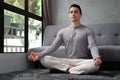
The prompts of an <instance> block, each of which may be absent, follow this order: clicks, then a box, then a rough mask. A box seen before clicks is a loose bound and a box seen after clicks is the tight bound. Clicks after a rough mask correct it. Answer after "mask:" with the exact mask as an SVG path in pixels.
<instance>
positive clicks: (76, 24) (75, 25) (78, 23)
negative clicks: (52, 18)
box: [71, 22, 81, 27]
mask: <svg viewBox="0 0 120 80" xmlns="http://www.w3.org/2000/svg"><path fill="white" fill-rule="evenodd" d="M80 25H81V23H80V22H72V23H71V26H72V27H78V26H80Z"/></svg>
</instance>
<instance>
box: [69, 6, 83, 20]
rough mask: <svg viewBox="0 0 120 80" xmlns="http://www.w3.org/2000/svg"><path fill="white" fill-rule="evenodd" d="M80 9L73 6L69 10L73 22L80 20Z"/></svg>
mask: <svg viewBox="0 0 120 80" xmlns="http://www.w3.org/2000/svg"><path fill="white" fill-rule="evenodd" d="M80 17H81V14H80V11H79V9H78V8H77V7H71V8H70V12H69V18H70V20H71V21H72V22H78V21H80Z"/></svg>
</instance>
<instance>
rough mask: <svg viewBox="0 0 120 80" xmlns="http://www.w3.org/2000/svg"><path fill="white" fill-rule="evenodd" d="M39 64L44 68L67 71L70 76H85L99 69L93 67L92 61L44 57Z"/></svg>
mask: <svg viewBox="0 0 120 80" xmlns="http://www.w3.org/2000/svg"><path fill="white" fill-rule="evenodd" d="M41 64H42V65H43V66H45V67H46V68H50V69H58V70H61V71H64V72H66V71H67V72H69V73H70V74H87V73H91V72H95V71H98V69H99V66H95V64H94V62H93V59H67V58H58V57H53V56H45V57H43V58H42V59H41Z"/></svg>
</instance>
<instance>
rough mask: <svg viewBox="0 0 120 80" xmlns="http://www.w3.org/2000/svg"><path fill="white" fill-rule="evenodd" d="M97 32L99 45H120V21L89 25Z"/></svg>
mask: <svg viewBox="0 0 120 80" xmlns="http://www.w3.org/2000/svg"><path fill="white" fill-rule="evenodd" d="M88 27H90V28H92V29H93V31H94V33H95V38H96V42H97V44H98V45H120V23H114V24H94V25H88Z"/></svg>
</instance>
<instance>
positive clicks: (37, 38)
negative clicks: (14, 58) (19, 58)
mask: <svg viewBox="0 0 120 80" xmlns="http://www.w3.org/2000/svg"><path fill="white" fill-rule="evenodd" d="M0 12H1V13H0V26H1V27H0V31H1V32H2V34H0V38H1V39H2V40H1V42H0V46H1V49H0V52H1V53H4V52H27V50H28V49H29V48H32V47H33V46H34V47H40V46H41V45H42V0H0ZM3 30H4V31H3ZM31 35H32V36H31ZM33 44H34V45H33Z"/></svg>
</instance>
